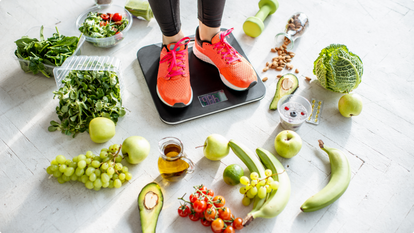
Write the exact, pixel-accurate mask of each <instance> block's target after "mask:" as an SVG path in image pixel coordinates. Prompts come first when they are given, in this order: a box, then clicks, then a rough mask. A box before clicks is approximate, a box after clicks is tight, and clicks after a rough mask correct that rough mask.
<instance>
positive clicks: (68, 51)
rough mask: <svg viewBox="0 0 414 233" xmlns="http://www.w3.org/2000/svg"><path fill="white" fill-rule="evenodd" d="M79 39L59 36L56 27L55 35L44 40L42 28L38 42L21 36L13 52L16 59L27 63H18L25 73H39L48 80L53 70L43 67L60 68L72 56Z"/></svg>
mask: <svg viewBox="0 0 414 233" xmlns="http://www.w3.org/2000/svg"><path fill="white" fill-rule="evenodd" d="M78 42H79V38H78V37H76V36H73V37H67V36H64V35H61V34H60V33H59V31H58V29H57V27H56V33H53V36H52V37H50V38H48V39H47V40H45V39H44V36H43V26H42V27H41V28H40V41H39V40H38V39H36V38H29V37H27V36H23V37H22V38H21V39H19V40H16V41H15V43H16V45H17V49H16V51H15V52H14V54H15V55H16V57H18V58H20V59H23V60H27V61H29V62H28V63H26V62H20V66H21V67H22V69H23V70H24V71H25V72H32V73H33V74H37V73H39V72H41V73H42V74H43V75H44V76H46V77H48V78H50V77H51V76H52V75H53V69H50V68H48V67H46V66H45V64H46V65H50V66H61V65H62V64H63V62H64V61H65V60H66V58H68V57H70V56H72V55H73V53H74V52H75V50H76V48H77V47H78Z"/></svg>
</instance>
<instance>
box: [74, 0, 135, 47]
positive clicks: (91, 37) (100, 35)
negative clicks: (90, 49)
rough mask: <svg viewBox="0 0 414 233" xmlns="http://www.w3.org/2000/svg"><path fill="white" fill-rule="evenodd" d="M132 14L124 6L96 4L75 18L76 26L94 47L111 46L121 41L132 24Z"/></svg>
mask: <svg viewBox="0 0 414 233" xmlns="http://www.w3.org/2000/svg"><path fill="white" fill-rule="evenodd" d="M132 21H133V19H132V15H131V13H129V12H128V10H126V9H125V8H124V7H121V6H117V5H108V4H104V5H98V6H95V7H92V8H90V9H88V10H86V11H85V12H84V13H82V14H81V15H79V17H78V19H77V20H76V28H78V30H79V31H80V32H81V33H82V34H83V35H84V36H85V38H86V41H88V42H90V43H91V44H93V45H94V46H96V47H102V48H107V47H113V46H115V45H117V44H118V43H119V42H121V41H122V40H123V39H124V38H125V36H126V34H127V32H128V30H129V29H130V28H131V25H132Z"/></svg>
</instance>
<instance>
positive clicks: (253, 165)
mask: <svg viewBox="0 0 414 233" xmlns="http://www.w3.org/2000/svg"><path fill="white" fill-rule="evenodd" d="M229 146H230V148H231V149H232V151H233V152H234V154H236V155H237V157H239V159H240V160H241V161H242V162H243V163H244V164H245V165H246V167H247V168H248V169H249V171H250V172H257V173H258V174H259V177H260V178H263V177H265V168H264V166H263V164H262V163H261V162H260V159H259V158H258V157H257V156H256V155H255V154H254V153H253V152H252V151H251V150H249V149H248V148H247V147H245V146H244V145H243V144H241V143H239V142H236V141H234V140H230V141H229ZM265 200H266V199H265V198H263V199H260V198H258V197H255V198H254V199H253V210H255V209H259V208H260V207H262V205H263V203H264V202H265Z"/></svg>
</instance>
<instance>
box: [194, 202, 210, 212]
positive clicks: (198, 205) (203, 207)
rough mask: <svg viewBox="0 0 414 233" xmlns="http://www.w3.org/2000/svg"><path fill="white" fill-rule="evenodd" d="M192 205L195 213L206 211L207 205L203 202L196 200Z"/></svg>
mask: <svg viewBox="0 0 414 233" xmlns="http://www.w3.org/2000/svg"><path fill="white" fill-rule="evenodd" d="M193 205H194V206H193V207H194V211H195V212H197V213H201V212H203V211H204V210H206V208H207V204H206V202H205V201H203V200H197V201H195V202H194V204H193Z"/></svg>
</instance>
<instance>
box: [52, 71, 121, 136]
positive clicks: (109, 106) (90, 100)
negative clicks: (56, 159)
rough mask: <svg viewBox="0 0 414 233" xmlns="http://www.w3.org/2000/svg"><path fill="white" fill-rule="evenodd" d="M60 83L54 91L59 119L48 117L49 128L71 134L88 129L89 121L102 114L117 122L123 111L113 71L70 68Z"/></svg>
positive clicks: (118, 87) (118, 86) (119, 91)
mask: <svg viewBox="0 0 414 233" xmlns="http://www.w3.org/2000/svg"><path fill="white" fill-rule="evenodd" d="M62 83H64V86H63V87H61V88H60V89H59V90H58V91H54V92H53V93H54V94H55V95H54V98H56V97H57V98H58V99H59V106H57V107H56V113H57V114H58V117H59V119H60V121H61V123H60V124H59V123H58V122H56V121H51V122H50V124H51V126H49V128H48V130H49V131H50V132H53V131H56V130H60V131H62V133H63V134H66V135H72V136H73V137H75V136H76V135H77V134H78V133H82V132H85V131H89V122H90V121H91V120H92V119H93V118H95V117H106V118H109V119H111V120H112V121H114V122H115V123H117V122H118V118H119V117H122V116H124V115H125V113H126V112H125V109H124V107H122V99H121V89H120V85H119V78H118V76H117V74H116V72H114V71H102V70H100V71H97V70H72V71H70V72H69V73H68V75H67V76H66V77H65V79H64V80H63V81H62Z"/></svg>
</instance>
